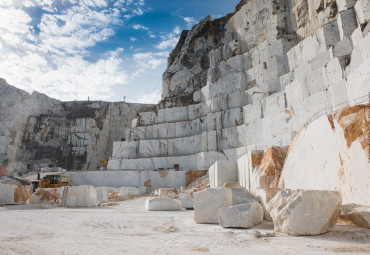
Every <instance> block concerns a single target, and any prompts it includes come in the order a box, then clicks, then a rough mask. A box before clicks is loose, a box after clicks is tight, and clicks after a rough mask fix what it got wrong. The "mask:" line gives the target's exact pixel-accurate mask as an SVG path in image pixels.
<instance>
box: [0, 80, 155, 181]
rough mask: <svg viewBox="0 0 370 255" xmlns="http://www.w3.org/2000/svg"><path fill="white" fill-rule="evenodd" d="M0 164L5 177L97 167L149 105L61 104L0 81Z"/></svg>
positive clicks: (109, 154) (42, 95)
mask: <svg viewBox="0 0 370 255" xmlns="http://www.w3.org/2000/svg"><path fill="white" fill-rule="evenodd" d="M0 98H1V99H2V103H1V107H0V114H1V116H2V117H1V120H0V131H1V132H0V164H1V165H2V166H6V169H7V174H8V175H11V174H12V173H13V172H14V171H17V172H19V173H22V172H23V173H25V172H29V171H38V170H40V169H41V168H44V167H48V166H55V167H57V166H58V167H62V168H64V169H68V170H70V169H74V170H76V169H79V170H82V169H85V170H86V169H89V170H96V169H100V160H101V159H102V158H104V159H108V158H109V157H110V156H111V154H112V144H113V142H114V141H117V140H122V139H125V136H126V134H125V131H126V129H127V128H129V126H130V125H131V120H132V119H133V118H134V117H135V116H136V114H137V112H138V111H140V109H142V110H146V109H152V108H153V107H152V106H150V105H138V104H126V103H106V102H90V101H86V102H77V101H76V102H61V101H59V100H55V99H52V98H49V97H47V96H46V95H44V94H40V93H37V92H34V93H32V94H28V93H27V92H25V91H22V90H20V89H17V88H15V87H13V86H10V85H9V84H7V83H6V81H5V80H4V79H0Z"/></svg>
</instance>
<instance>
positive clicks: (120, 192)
mask: <svg viewBox="0 0 370 255" xmlns="http://www.w3.org/2000/svg"><path fill="white" fill-rule="evenodd" d="M144 194H146V187H138V188H137V187H122V188H119V189H113V191H112V192H111V193H108V194H107V197H108V201H109V202H119V201H125V200H128V199H131V198H133V197H137V196H140V195H144Z"/></svg>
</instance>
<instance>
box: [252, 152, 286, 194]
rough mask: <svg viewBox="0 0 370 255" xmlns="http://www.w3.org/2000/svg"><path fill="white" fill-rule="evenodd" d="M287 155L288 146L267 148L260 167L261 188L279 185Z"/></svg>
mask: <svg viewBox="0 0 370 255" xmlns="http://www.w3.org/2000/svg"><path fill="white" fill-rule="evenodd" d="M286 155H287V148H286V147H270V148H268V149H267V150H266V152H265V154H264V156H263V159H262V161H261V164H260V166H259V168H258V172H259V180H260V187H261V188H264V189H269V188H277V187H278V185H279V180H280V176H281V171H282V170H283V166H284V162H285V158H286Z"/></svg>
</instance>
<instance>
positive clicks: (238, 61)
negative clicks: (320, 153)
mask: <svg viewBox="0 0 370 255" xmlns="http://www.w3.org/2000/svg"><path fill="white" fill-rule="evenodd" d="M365 2H366V1H356V2H355V1H341V0H340V1H339V0H338V1H307V0H301V1H290V0H281V1H270V0H268V1H257V0H251V1H241V2H240V4H239V5H238V6H237V8H236V9H235V12H234V13H232V14H230V15H227V16H225V17H224V18H221V19H216V20H213V19H212V17H207V18H205V19H203V20H202V21H201V22H200V23H199V24H197V25H195V26H194V27H193V28H192V29H191V30H190V31H184V32H183V33H182V35H181V38H180V41H179V43H178V45H177V46H176V48H175V49H174V50H173V52H172V53H171V55H170V57H169V60H168V68H167V70H166V72H165V73H164V75H163V84H162V85H163V87H162V92H163V94H162V101H161V103H160V104H159V105H158V109H157V110H156V111H147V112H140V113H139V116H138V118H137V122H135V123H134V124H133V125H132V126H131V129H130V130H129V131H128V135H127V139H126V140H125V141H118V142H116V143H115V145H114V152H113V157H112V159H111V160H110V164H109V167H108V168H109V169H110V170H132V169H159V168H164V169H167V168H172V167H173V166H174V165H178V166H179V169H180V170H189V169H192V170H205V169H209V168H211V166H212V165H214V164H215V162H217V161H228V162H230V163H235V162H236V161H237V160H238V159H239V158H241V157H243V156H244V155H246V154H249V153H251V152H252V151H253V152H256V154H254V153H252V154H251V155H250V156H246V158H243V160H244V161H243V160H240V164H241V165H243V164H244V165H245V167H240V168H238V174H239V177H240V178H239V180H238V181H239V182H240V184H241V185H242V186H244V187H246V188H247V189H248V190H250V191H254V190H256V189H259V188H267V187H270V188H276V187H277V186H278V184H277V183H278V181H279V173H280V174H281V167H282V164H283V162H284V160H283V158H284V157H283V156H282V155H280V156H281V158H280V159H279V160H278V161H280V162H278V161H277V162H276V164H277V165H273V164H275V159H276V157H275V155H277V154H279V153H276V152H271V155H272V157H270V159H271V158H273V159H271V160H270V161H268V159H266V160H267V161H266V162H264V164H265V163H266V165H265V167H266V168H265V169H261V172H262V175H261V176H258V172H255V170H254V169H255V168H256V167H257V168H258V167H259V164H256V160H255V159H252V157H251V156H257V155H258V151H263V152H264V151H265V150H266V149H268V147H271V146H273V147H276V148H277V147H284V146H286V145H290V143H291V142H292V140H293V139H294V137H295V136H296V135H297V133H299V131H300V130H301V129H302V128H304V127H305V126H306V125H307V124H309V123H310V122H312V121H313V120H314V119H315V118H316V117H317V116H318V115H319V114H318V113H322V114H326V113H328V114H331V113H332V112H333V111H337V110H338V109H339V108H338V105H340V107H342V106H343V105H346V106H353V105H358V104H361V103H364V100H367V95H368V92H369V91H370V85H369V84H370V83H369V81H370V71H369V70H370V69H369V64H370V62H369V61H370V60H369V52H370V51H369V45H370V43H369V42H370V41H369V40H370V36H369V33H367V29H366V22H367V19H368V18H367V16H368V4H367V3H365ZM359 98H360V99H359ZM361 98H362V99H361ZM361 100H362V101H361ZM366 102H367V101H366ZM366 102H365V103H366ZM334 106H337V107H334ZM333 107H334V108H333ZM313 117H315V118H313ZM119 148H121V149H119ZM269 153H270V152H269V151H267V154H269ZM263 154H264V153H262V155H263ZM249 159H250V160H249ZM257 161H258V160H257ZM250 162H252V163H250ZM269 162H270V163H271V164H270V163H269ZM279 168H280V169H279ZM239 169H240V170H239ZM251 169H253V170H251ZM272 172H274V175H273V176H271V173H272ZM266 174H269V175H266ZM219 176H220V175H219ZM211 182H212V185H211V186H212V187H216V186H213V185H214V184H213V178H211ZM259 183H260V184H261V185H260V184H259ZM247 184H248V186H247ZM222 185H223V183H221V184H218V185H217V186H222Z"/></svg>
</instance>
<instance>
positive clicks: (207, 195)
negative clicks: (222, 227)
mask: <svg viewBox="0 0 370 255" xmlns="http://www.w3.org/2000/svg"><path fill="white" fill-rule="evenodd" d="M251 201H255V198H254V196H253V195H252V194H250V193H249V192H248V191H247V190H246V189H245V188H224V187H221V188H209V189H206V190H203V191H201V192H199V193H198V194H197V196H196V197H195V201H194V221H195V222H196V223H206V224H218V223H219V209H220V208H224V207H229V206H232V205H239V204H245V203H249V202H251Z"/></svg>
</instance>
